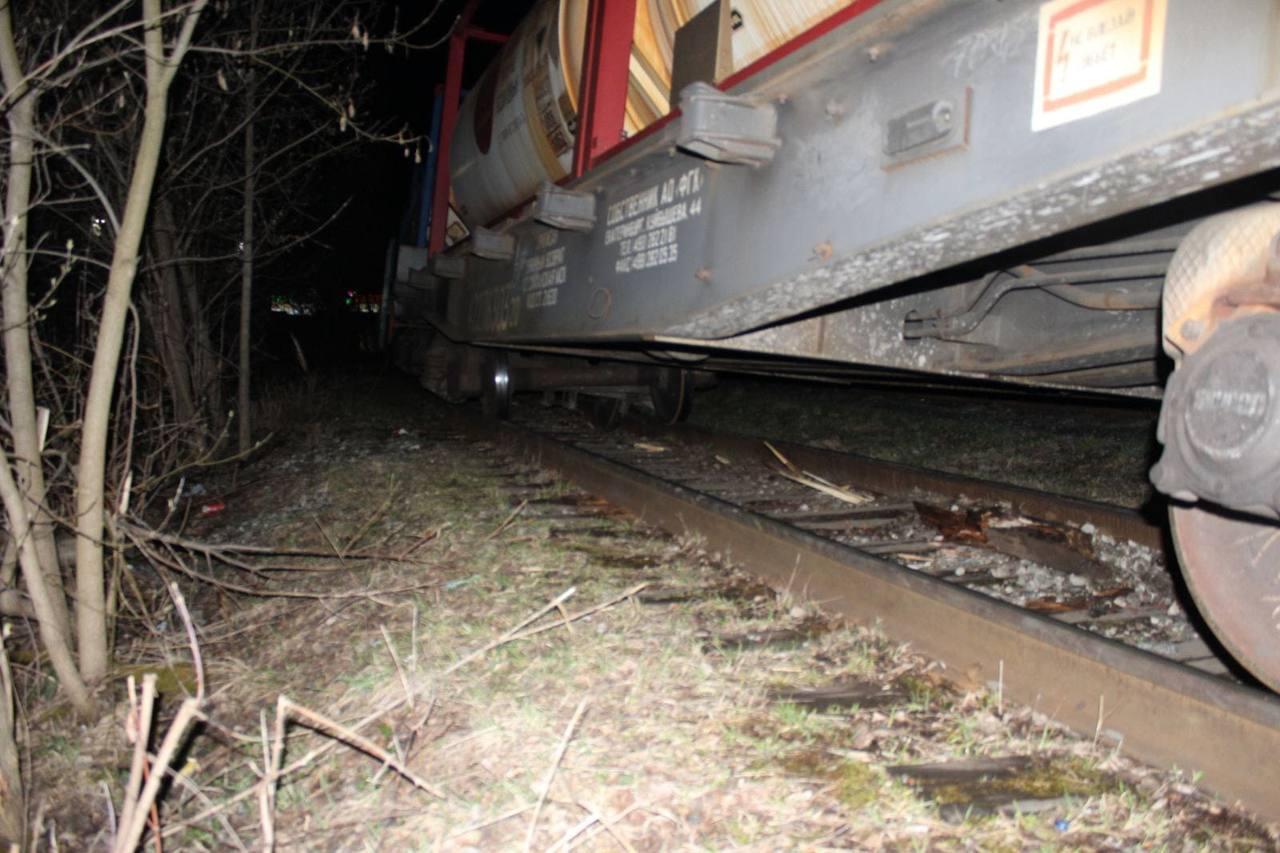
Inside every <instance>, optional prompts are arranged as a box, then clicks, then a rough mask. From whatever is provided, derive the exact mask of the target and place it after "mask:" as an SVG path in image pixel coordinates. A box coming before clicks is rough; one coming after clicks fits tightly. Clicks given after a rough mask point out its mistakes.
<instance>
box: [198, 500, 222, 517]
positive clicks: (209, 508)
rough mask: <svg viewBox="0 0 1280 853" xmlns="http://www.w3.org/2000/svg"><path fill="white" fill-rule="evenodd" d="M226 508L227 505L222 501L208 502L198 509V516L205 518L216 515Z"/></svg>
mask: <svg viewBox="0 0 1280 853" xmlns="http://www.w3.org/2000/svg"><path fill="white" fill-rule="evenodd" d="M226 508H227V505H226V504H225V503H223V502H222V501H209V502H208V503H207V504H203V505H202V506H201V507H200V514H201V515H202V516H206V517H207V516H210V515H217V514H218V513H220V512H222V511H223V510H224V509H226Z"/></svg>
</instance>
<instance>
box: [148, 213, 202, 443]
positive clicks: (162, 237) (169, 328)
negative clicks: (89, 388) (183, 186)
mask: <svg viewBox="0 0 1280 853" xmlns="http://www.w3.org/2000/svg"><path fill="white" fill-rule="evenodd" d="M151 246H152V254H153V255H154V256H155V260H156V267H155V272H154V275H153V278H154V280H155V284H156V295H157V301H158V303H159V304H158V305H156V306H154V308H155V310H153V311H152V312H150V314H151V316H152V319H153V324H154V326H155V334H156V342H157V343H158V344H159V346H160V351H161V352H162V353H164V365H163V366H164V372H165V376H166V377H167V378H168V380H169V390H170V392H172V394H173V408H174V416H175V417H176V419H177V421H178V423H180V424H184V425H187V424H191V423H192V422H193V421H194V420H195V419H196V417H197V415H198V414H199V412H198V411H197V408H196V400H195V394H194V392H193V390H192V382H191V379H192V376H193V375H194V371H193V370H192V367H193V363H192V356H191V349H190V348H189V347H188V346H187V343H186V341H187V331H186V329H185V327H186V325H187V324H186V323H184V322H183V300H182V289H181V284H180V283H179V281H178V269H177V267H176V266H175V264H176V263H178V261H177V256H178V250H177V242H176V241H175V240H174V218H173V206H172V204H171V203H170V202H169V200H168V199H167V198H158V199H156V202H155V217H154V222H153V226H152V229H151ZM202 443H203V442H202Z"/></svg>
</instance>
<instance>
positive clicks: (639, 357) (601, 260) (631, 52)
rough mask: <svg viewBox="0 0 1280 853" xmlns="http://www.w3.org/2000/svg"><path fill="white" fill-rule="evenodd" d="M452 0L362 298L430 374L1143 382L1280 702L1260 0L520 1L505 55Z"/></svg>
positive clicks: (1229, 626) (513, 378)
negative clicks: (399, 187) (418, 155)
mask: <svg viewBox="0 0 1280 853" xmlns="http://www.w3.org/2000/svg"><path fill="white" fill-rule="evenodd" d="M475 5H476V4H475V3H474V2H472V3H471V4H470V5H469V6H468V7H467V9H466V10H465V11H464V12H463V14H462V16H461V18H460V19H459V21H458V24H457V26H456V27H455V29H454V31H453V35H452V36H451V42H450V63H449V75H448V78H447V80H446V83H445V86H444V87H443V90H442V92H441V96H440V104H439V107H440V108H439V112H438V114H439V119H440V121H439V134H438V135H439V144H438V146H437V147H436V149H435V150H434V152H433V156H432V162H431V166H432V169H433V172H432V174H434V180H432V181H431V182H430V184H429V187H428V190H429V193H428V192H424V193H423V197H424V201H423V205H422V212H423V214H424V217H423V219H424V221H425V220H426V219H427V217H428V216H429V220H430V227H429V229H427V228H423V229H422V230H421V231H420V233H421V234H422V235H423V237H422V239H420V240H419V241H418V245H405V246H402V247H401V248H400V252H399V256H398V262H397V263H396V264H393V265H390V267H391V268H392V269H393V271H394V274H393V275H390V276H389V280H388V286H387V289H388V291H389V292H388V294H387V296H388V298H387V299H385V300H384V304H385V305H386V306H387V321H388V323H389V325H390V326H392V327H393V334H392V341H391V347H392V350H393V351H394V352H395V354H396V358H397V360H398V361H399V362H400V363H401V364H402V365H403V366H405V367H406V368H407V369H410V370H413V371H414V372H415V373H417V374H418V375H419V376H420V377H421V379H422V383H423V384H424V385H425V386H426V387H428V388H430V389H431V390H433V391H435V392H436V393H439V394H441V395H443V396H446V397H449V398H451V399H460V398H467V397H475V396H480V397H482V398H483V399H484V400H485V403H486V406H487V407H488V408H489V409H491V410H492V411H494V412H496V413H501V412H502V410H503V409H504V408H505V407H506V406H507V405H508V404H509V401H510V399H511V396H512V395H513V394H514V393H519V392H521V391H533V390H537V391H546V390H552V389H566V390H572V391H575V392H577V393H593V394H597V395H600V396H601V397H602V398H603V399H614V400H616V399H620V398H623V397H626V396H627V395H632V396H634V395H635V394H637V393H643V394H645V395H647V396H648V397H649V398H650V399H651V400H652V405H653V407H654V409H655V410H656V411H657V412H658V413H659V414H660V415H661V416H663V417H666V418H671V419H675V418H678V417H679V416H680V415H681V413H682V412H683V411H685V409H686V407H687V404H688V401H689V399H690V397H691V395H692V392H693V389H694V388H695V387H696V385H697V383H698V378H699V377H700V376H703V375H705V374H706V373H708V372H714V371H718V370H738V371H759V372H765V373H770V374H775V375H795V376H822V377H852V376H859V375H865V374H867V373H868V372H877V373H881V374H888V375H892V376H895V377H898V378H900V379H902V380H904V381H905V380H910V379H911V378H920V377H927V378H931V379H932V380H934V381H936V380H938V379H939V378H944V379H946V380H947V381H957V382H958V381H970V380H981V381H997V382H1002V383H1015V384H1021V385H1034V386H1049V387H1058V388H1070V389H1084V390H1088V391H1091V392H1099V393H1108V394H1123V395H1145V396H1151V397H1162V403H1161V405H1162V411H1161V418H1160V423H1159V435H1158V438H1159V440H1160V442H1161V443H1162V445H1163V452H1162V456H1161V458H1160V460H1159V462H1158V464H1157V465H1156V466H1155V468H1154V469H1153V470H1152V474H1151V476H1152V480H1153V482H1154V483H1155V485H1156V486H1157V488H1158V489H1159V490H1160V491H1161V492H1163V493H1164V494H1166V495H1167V496H1168V498H1169V505H1170V508H1171V509H1170V515H1171V518H1172V530H1173V538H1174V540H1175V543H1176V546H1177V550H1178V553H1179V556H1180V560H1181V564H1182V569H1183V572H1184V574H1185V576H1186V580H1187V583H1188V585H1189V587H1190V589H1191V590H1192V592H1193V594H1194V596H1195V598H1196V600H1197V602H1198V604H1199V606H1200V609H1201V610H1202V612H1203V614H1204V616H1205V618H1206V619H1207V620H1208V621H1209V622H1210V623H1211V625H1212V627H1213V628H1214V630H1215V631H1216V633H1217V635H1218V637H1219V638H1220V639H1221V640H1222V642H1223V643H1224V645H1225V646H1226V647H1227V648H1228V649H1229V650H1230V651H1231V652H1232V653H1233V654H1234V655H1235V656H1236V657H1237V658H1238V659H1239V660H1240V661H1241V662H1242V663H1243V664H1244V665H1245V666H1246V667H1247V668H1248V669H1250V670H1251V671H1252V672H1253V673H1254V674H1255V675H1256V676H1257V677H1258V678H1259V679H1260V680H1261V681H1262V682H1264V683H1265V684H1267V685H1269V686H1270V687H1271V688H1272V689H1280V525H1278V524H1277V519H1278V518H1280V313H1278V312H1277V309H1278V308H1280V203H1278V201H1277V200H1278V199H1280V195H1277V194H1276V193H1277V191H1278V190H1280V186H1278V184H1280V172H1278V171H1277V167H1278V166H1280V3H1277V2H1274V1H1273V0H1215V2H1213V3H1206V2H1203V1H1202V0H1004V2H991V0H857V2H821V0H812V2H804V3H790V2H782V1H781V0H777V2H765V0H761V2H745V0H741V1H740V0H728V1H727V2H726V0H717V2H707V0H698V2H689V0H683V2H682V0H541V2H538V3H536V4H534V5H533V6H532V8H531V10H530V12H529V14H528V17H527V18H525V19H524V21H523V23H522V24H521V25H520V26H519V27H518V28H517V29H516V30H515V31H514V32H513V33H511V34H510V35H509V36H494V35H493V34H492V33H485V32H481V31H479V30H477V29H476V28H475V27H473V26H472V25H471V21H472V20H473V18H472V17H471V16H472V13H473V11H474V8H475ZM478 39H485V40H494V39H502V40H503V41H504V43H503V45H502V47H501V50H500V52H499V53H498V56H497V59H496V60H495V61H494V62H493V63H492V64H491V65H490V67H489V68H488V70H487V71H486V72H485V73H484V75H483V76H481V77H480V78H479V79H478V80H476V81H474V85H470V87H469V91H468V93H467V95H466V97H465V98H462V97H461V90H462V83H463V82H464V81H463V79H462V71H463V61H462V60H463V52H464V51H465V49H466V47H467V44H468V42H469V41H470V42H472V43H474V42H475V41H476V40H478Z"/></svg>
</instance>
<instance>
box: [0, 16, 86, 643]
mask: <svg viewBox="0 0 1280 853" xmlns="http://www.w3.org/2000/svg"><path fill="white" fill-rule="evenodd" d="M0 73H2V74H3V79H4V88H5V93H6V95H7V96H8V98H9V100H10V106H9V110H8V122H9V175H8V187H7V192H6V194H5V208H4V212H3V219H4V250H3V275H4V295H3V304H4V317H3V323H4V358H5V375H6V379H7V384H8V389H7V390H8V394H9V422H10V428H11V429H12V434H13V450H14V456H15V458H14V467H15V470H16V471H17V483H18V487H19V489H20V491H21V493H22V495H23V497H24V499H25V501H26V505H27V517H28V518H30V519H31V520H32V525H31V528H32V531H31V533H32V536H33V538H34V540H35V551H36V555H37V559H38V560H39V564H40V569H41V572H40V575H41V576H42V577H43V579H44V580H43V583H44V584H45V586H46V587H47V588H48V591H49V596H48V598H49V601H50V610H49V614H48V618H49V619H50V620H52V624H51V626H50V627H51V628H52V629H54V630H56V631H57V633H59V634H60V635H61V636H62V637H63V638H64V639H65V641H66V642H70V640H71V620H70V616H69V614H68V612H67V601H66V593H65V591H64V589H63V584H62V574H61V573H60V571H59V568H58V551H57V547H56V546H55V545H54V541H53V524H52V519H51V518H50V517H49V514H48V512H47V510H46V507H45V495H46V488H45V481H44V469H43V467H42V463H41V447H40V436H39V432H38V430H37V427H36V398H35V383H34V380H33V377H32V370H31V332H30V329H29V327H28V323H29V322H30V318H29V314H30V306H29V304H28V299H27V224H28V221H27V214H28V208H29V206H30V203H31V175H32V168H33V160H34V157H35V107H36V103H35V102H36V93H35V91H34V90H32V89H29V88H28V87H27V86H26V84H25V82H24V77H25V74H24V72H23V69H22V64H21V61H20V60H19V57H18V49H17V45H16V43H15V42H14V38H13V20H12V17H11V12H10V9H9V4H8V3H5V4H4V5H3V7H0Z"/></svg>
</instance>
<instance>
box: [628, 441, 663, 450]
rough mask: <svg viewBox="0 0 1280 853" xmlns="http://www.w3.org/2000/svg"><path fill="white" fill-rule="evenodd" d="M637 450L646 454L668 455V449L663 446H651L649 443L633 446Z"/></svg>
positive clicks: (643, 442)
mask: <svg viewBox="0 0 1280 853" xmlns="http://www.w3.org/2000/svg"><path fill="white" fill-rule="evenodd" d="M632 447H634V448H635V449H636V450H643V451H644V452H645V453H666V452H667V448H665V447H663V446H662V445H661V444H650V443H649V442H647V441H637V442H636V443H635V444H633V445H632Z"/></svg>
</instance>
